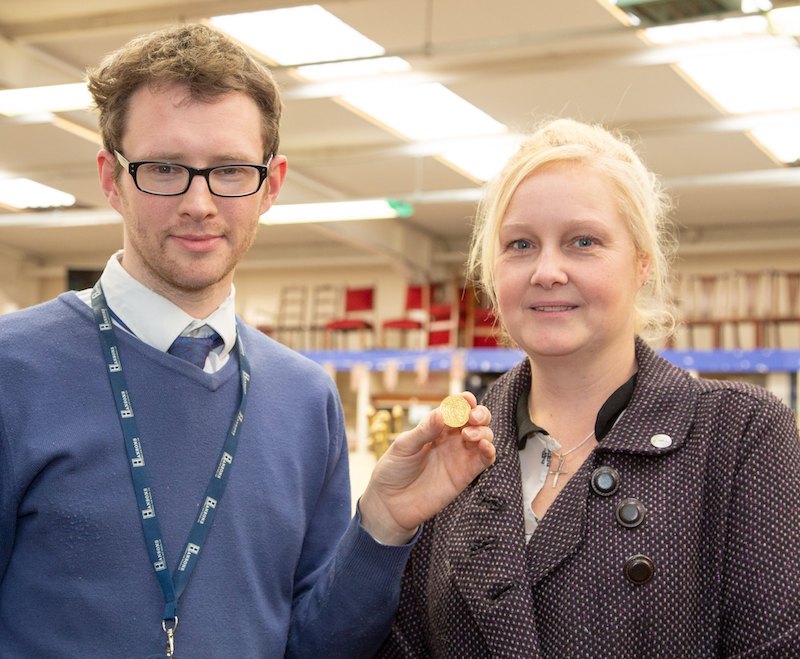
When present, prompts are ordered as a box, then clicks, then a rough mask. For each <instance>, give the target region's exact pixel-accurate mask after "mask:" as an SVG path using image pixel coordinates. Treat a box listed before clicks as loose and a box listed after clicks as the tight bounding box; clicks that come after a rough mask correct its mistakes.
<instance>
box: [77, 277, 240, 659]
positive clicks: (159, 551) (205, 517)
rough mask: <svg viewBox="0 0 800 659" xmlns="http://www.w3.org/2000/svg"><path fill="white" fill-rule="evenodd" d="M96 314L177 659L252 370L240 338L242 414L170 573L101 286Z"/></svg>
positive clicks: (166, 628)
mask: <svg viewBox="0 0 800 659" xmlns="http://www.w3.org/2000/svg"><path fill="white" fill-rule="evenodd" d="M92 311H93V313H94V318H95V322H96V323H97V328H98V332H99V334H100V340H101V344H102V348H103V354H104V356H105V358H106V364H107V366H108V377H109V380H110V382H111V388H112V390H113V392H114V402H115V403H116V407H117V411H118V413H119V422H120V426H121V427H122V434H123V436H124V438H125V447H126V449H127V452H128V459H129V462H130V470H131V478H132V479H133V487H134V490H135V492H136V501H137V504H138V506H139V511H140V513H141V521H142V529H143V531H144V537H145V541H146V543H147V551H148V552H149V554H150V561H151V563H152V565H153V569H154V571H155V573H156V576H157V577H158V582H159V584H160V585H161V590H162V592H163V593H164V615H163V618H162V622H161V628H162V629H163V630H164V633H165V634H166V637H167V648H166V653H167V655H166V656H167V657H173V656H174V653H175V629H176V628H177V626H178V600H179V599H180V596H181V594H182V593H183V591H184V589H185V588H186V584H187V583H188V582H189V577H190V576H191V575H192V571H193V570H194V567H195V565H196V564H197V560H198V558H199V555H200V551H201V550H202V548H203V545H204V543H205V541H206V539H207V538H208V534H209V532H210V530H211V525H212V523H213V521H214V514H215V511H216V508H217V506H218V505H219V502H220V500H221V499H222V495H223V494H224V492H225V487H226V485H227V483H228V478H229V475H230V472H231V467H232V464H233V458H234V456H235V455H236V447H237V445H238V444H239V429H240V427H241V425H242V422H243V421H244V412H245V407H246V406H247V394H248V384H249V382H250V364H249V362H248V360H247V356H246V355H245V354H244V348H243V346H242V341H241V339H240V338H239V336H238V334H237V336H236V349H237V351H238V356H239V375H240V381H241V389H242V395H241V400H240V402H239V409H238V410H237V411H236V414H235V416H234V418H233V421H232V423H231V426H230V429H229V430H228V435H227V437H226V438H225V443H224V444H223V446H222V450H221V452H220V456H219V460H218V461H217V463H216V467H215V469H214V473H213V474H212V475H211V480H210V481H209V483H208V487H206V491H205V494H204V496H203V500H202V501H201V503H200V512H199V514H198V516H197V519H195V521H194V524H193V525H192V528H191V530H190V531H189V537H188V539H187V541H186V544H185V545H184V547H183V551H182V552H181V558H180V561H179V562H178V565H176V566H175V570H174V571H173V572H172V573H170V571H169V569H168V567H167V550H166V546H165V544H164V537H163V535H162V533H161V527H160V525H159V522H158V515H157V514H156V508H155V503H154V499H153V491H152V489H151V485H150V475H149V473H148V470H147V464H146V462H145V457H144V450H143V447H142V440H141V437H140V435H139V429H138V425H137V423H136V416H135V414H134V410H133V405H132V402H131V395H130V391H129V389H128V385H127V383H126V381H125V372H124V370H123V368H122V360H121V358H120V351H119V344H118V343H117V338H116V334H115V331H114V326H113V323H112V319H111V318H112V317H111V311H110V309H109V308H108V304H107V303H106V298H105V295H104V294H103V288H102V286H101V285H100V282H99V281H98V282H97V284H95V286H94V288H93V289H92Z"/></svg>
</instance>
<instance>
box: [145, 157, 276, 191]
mask: <svg viewBox="0 0 800 659" xmlns="http://www.w3.org/2000/svg"><path fill="white" fill-rule="evenodd" d="M190 178H191V172H190V171H189V170H188V169H186V168H185V167H182V166H181V165H173V164H169V163H143V164H141V165H139V167H138V168H137V170H136V183H137V184H138V186H139V187H140V188H141V189H142V190H144V191H145V192H152V193H154V194H163V195H169V194H181V193H182V192H184V191H185V190H186V189H187V188H188V187H189V182H190ZM206 180H207V181H208V187H209V190H210V191H211V192H212V194H215V195H220V196H239V195H249V194H253V193H254V192H256V191H257V190H258V188H259V187H260V186H261V172H260V170H259V168H258V167H254V166H252V165H221V166H219V167H214V168H213V169H211V170H210V171H209V172H208V176H207V177H206Z"/></svg>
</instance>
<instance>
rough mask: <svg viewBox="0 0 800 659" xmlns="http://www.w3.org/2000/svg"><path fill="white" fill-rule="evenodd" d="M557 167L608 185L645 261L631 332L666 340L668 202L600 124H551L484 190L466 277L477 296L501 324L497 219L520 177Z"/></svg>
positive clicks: (631, 153) (670, 319) (671, 322)
mask: <svg viewBox="0 0 800 659" xmlns="http://www.w3.org/2000/svg"><path fill="white" fill-rule="evenodd" d="M562 163H563V164H582V165H587V166H591V167H592V168H594V169H595V170H596V171H598V172H600V173H602V174H603V176H605V177H606V178H607V179H608V180H609V181H610V182H611V184H612V186H613V189H614V191H615V198H616V202H617V208H618V210H619V212H620V214H621V215H622V217H623V218H624V219H625V221H626V223H627V226H628V230H629V231H630V235H631V238H632V239H633V243H634V246H635V248H636V250H637V252H638V254H639V255H640V257H642V258H645V259H647V260H648V261H649V263H650V271H649V275H648V278H647V280H646V282H645V283H644V285H643V286H642V287H641V289H640V290H639V293H638V295H637V296H636V301H635V308H634V316H635V329H636V333H637V334H638V335H640V336H642V337H643V338H645V339H648V340H657V339H660V338H663V337H665V336H668V335H669V334H671V333H672V332H673V331H674V328H675V318H674V316H673V314H672V312H671V309H672V304H671V295H670V289H671V285H670V284H671V281H670V262H671V260H672V257H673V255H674V253H675V248H676V240H675V234H674V230H673V227H672V224H671V222H670V221H669V218H668V214H669V211H670V210H671V207H672V204H671V201H670V199H669V197H668V195H667V194H666V193H665V192H664V191H663V189H662V187H661V184H660V182H659V180H658V178H657V177H656V176H655V175H654V174H653V173H652V172H650V171H649V170H648V169H647V168H646V167H645V166H644V164H643V163H642V161H641V159H640V158H639V156H638V155H637V154H636V151H635V150H634V149H633V147H632V146H631V144H630V143H629V142H628V140H627V139H625V138H624V137H623V136H622V135H616V134H612V133H611V132H610V131H609V130H607V129H606V128H603V127H602V126H598V125H590V124H585V123H581V122H578V121H574V120H572V119H555V120H552V121H549V122H547V123H545V124H543V125H542V126H541V127H540V128H539V129H538V130H536V131H535V132H533V133H532V134H531V135H530V136H529V137H528V138H527V139H526V140H525V141H524V142H523V143H522V145H521V146H520V147H519V149H518V151H517V152H516V154H514V155H513V156H512V157H511V158H510V159H509V161H508V162H507V163H506V165H505V166H504V167H503V169H502V170H501V171H500V173H499V174H498V175H497V176H496V177H495V178H494V179H493V180H492V181H490V182H489V184H487V187H486V190H485V194H484V197H483V200H482V201H481V203H480V205H479V208H478V214H477V217H476V221H475V226H474V229H473V233H472V246H471V249H470V255H469V260H468V274H469V276H470V277H471V278H472V279H473V280H474V281H475V282H476V283H477V284H478V285H479V286H480V287H481V288H482V289H483V290H484V292H485V293H486V296H487V297H488V299H489V301H490V302H491V305H492V308H493V310H494V311H495V314H496V315H497V317H498V318H500V316H499V314H498V308H497V292H496V290H495V280H494V269H495V263H496V260H497V255H498V248H499V245H498V240H499V239H498V236H499V232H500V227H501V224H502V221H503V217H504V216H505V213H506V210H507V208H508V205H509V203H510V201H511V197H512V196H513V195H514V192H515V191H516V189H517V188H518V187H519V185H520V184H521V183H522V182H523V181H524V180H525V179H526V178H528V177H529V176H531V175H532V174H534V173H535V172H536V171H538V170H540V169H542V168H543V167H546V166H552V165H555V164H562ZM500 320H501V322H502V318H500Z"/></svg>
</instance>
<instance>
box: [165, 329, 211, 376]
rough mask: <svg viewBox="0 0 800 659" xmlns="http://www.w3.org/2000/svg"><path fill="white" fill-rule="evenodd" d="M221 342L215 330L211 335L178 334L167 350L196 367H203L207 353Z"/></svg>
mask: <svg viewBox="0 0 800 659" xmlns="http://www.w3.org/2000/svg"><path fill="white" fill-rule="evenodd" d="M222 343H223V341H222V337H221V336H220V335H219V334H217V333H216V332H214V333H213V334H212V335H211V336H179V337H178V338H177V339H175V341H174V342H173V344H172V345H171V346H170V347H169V350H167V352H168V353H169V354H171V355H175V356H176V357H180V358H181V359H185V360H186V361H187V362H191V363H192V364H194V365H195V366H197V367H198V368H203V367H204V366H205V365H206V358H207V357H208V353H209V352H211V351H212V350H213V349H214V348H216V347H217V346H220V345H222Z"/></svg>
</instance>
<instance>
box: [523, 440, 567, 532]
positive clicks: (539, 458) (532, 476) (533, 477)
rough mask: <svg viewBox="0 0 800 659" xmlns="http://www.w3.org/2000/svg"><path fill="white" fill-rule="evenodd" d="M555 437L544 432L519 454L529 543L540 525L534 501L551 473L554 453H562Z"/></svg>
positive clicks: (528, 442)
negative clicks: (534, 508) (534, 509)
mask: <svg viewBox="0 0 800 659" xmlns="http://www.w3.org/2000/svg"><path fill="white" fill-rule="evenodd" d="M560 450H561V444H559V443H558V442H557V441H556V440H555V439H554V438H553V437H551V436H550V435H547V434H545V433H543V432H537V433H533V434H531V435H530V436H529V437H528V441H527V443H526V444H525V448H524V449H522V450H521V451H520V452H519V466H520V470H521V471H522V501H523V502H524V511H523V513H524V518H525V542H528V541H529V540H530V539H531V536H532V535H533V532H534V531H535V530H536V527H537V526H538V525H539V521H540V520H539V518H538V517H537V516H536V514H535V513H534V512H533V500H534V499H535V498H536V495H537V494H539V491H540V490H541V489H542V488H543V487H544V486H545V483H546V481H547V475H548V474H549V472H550V461H551V459H552V455H553V451H560Z"/></svg>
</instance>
